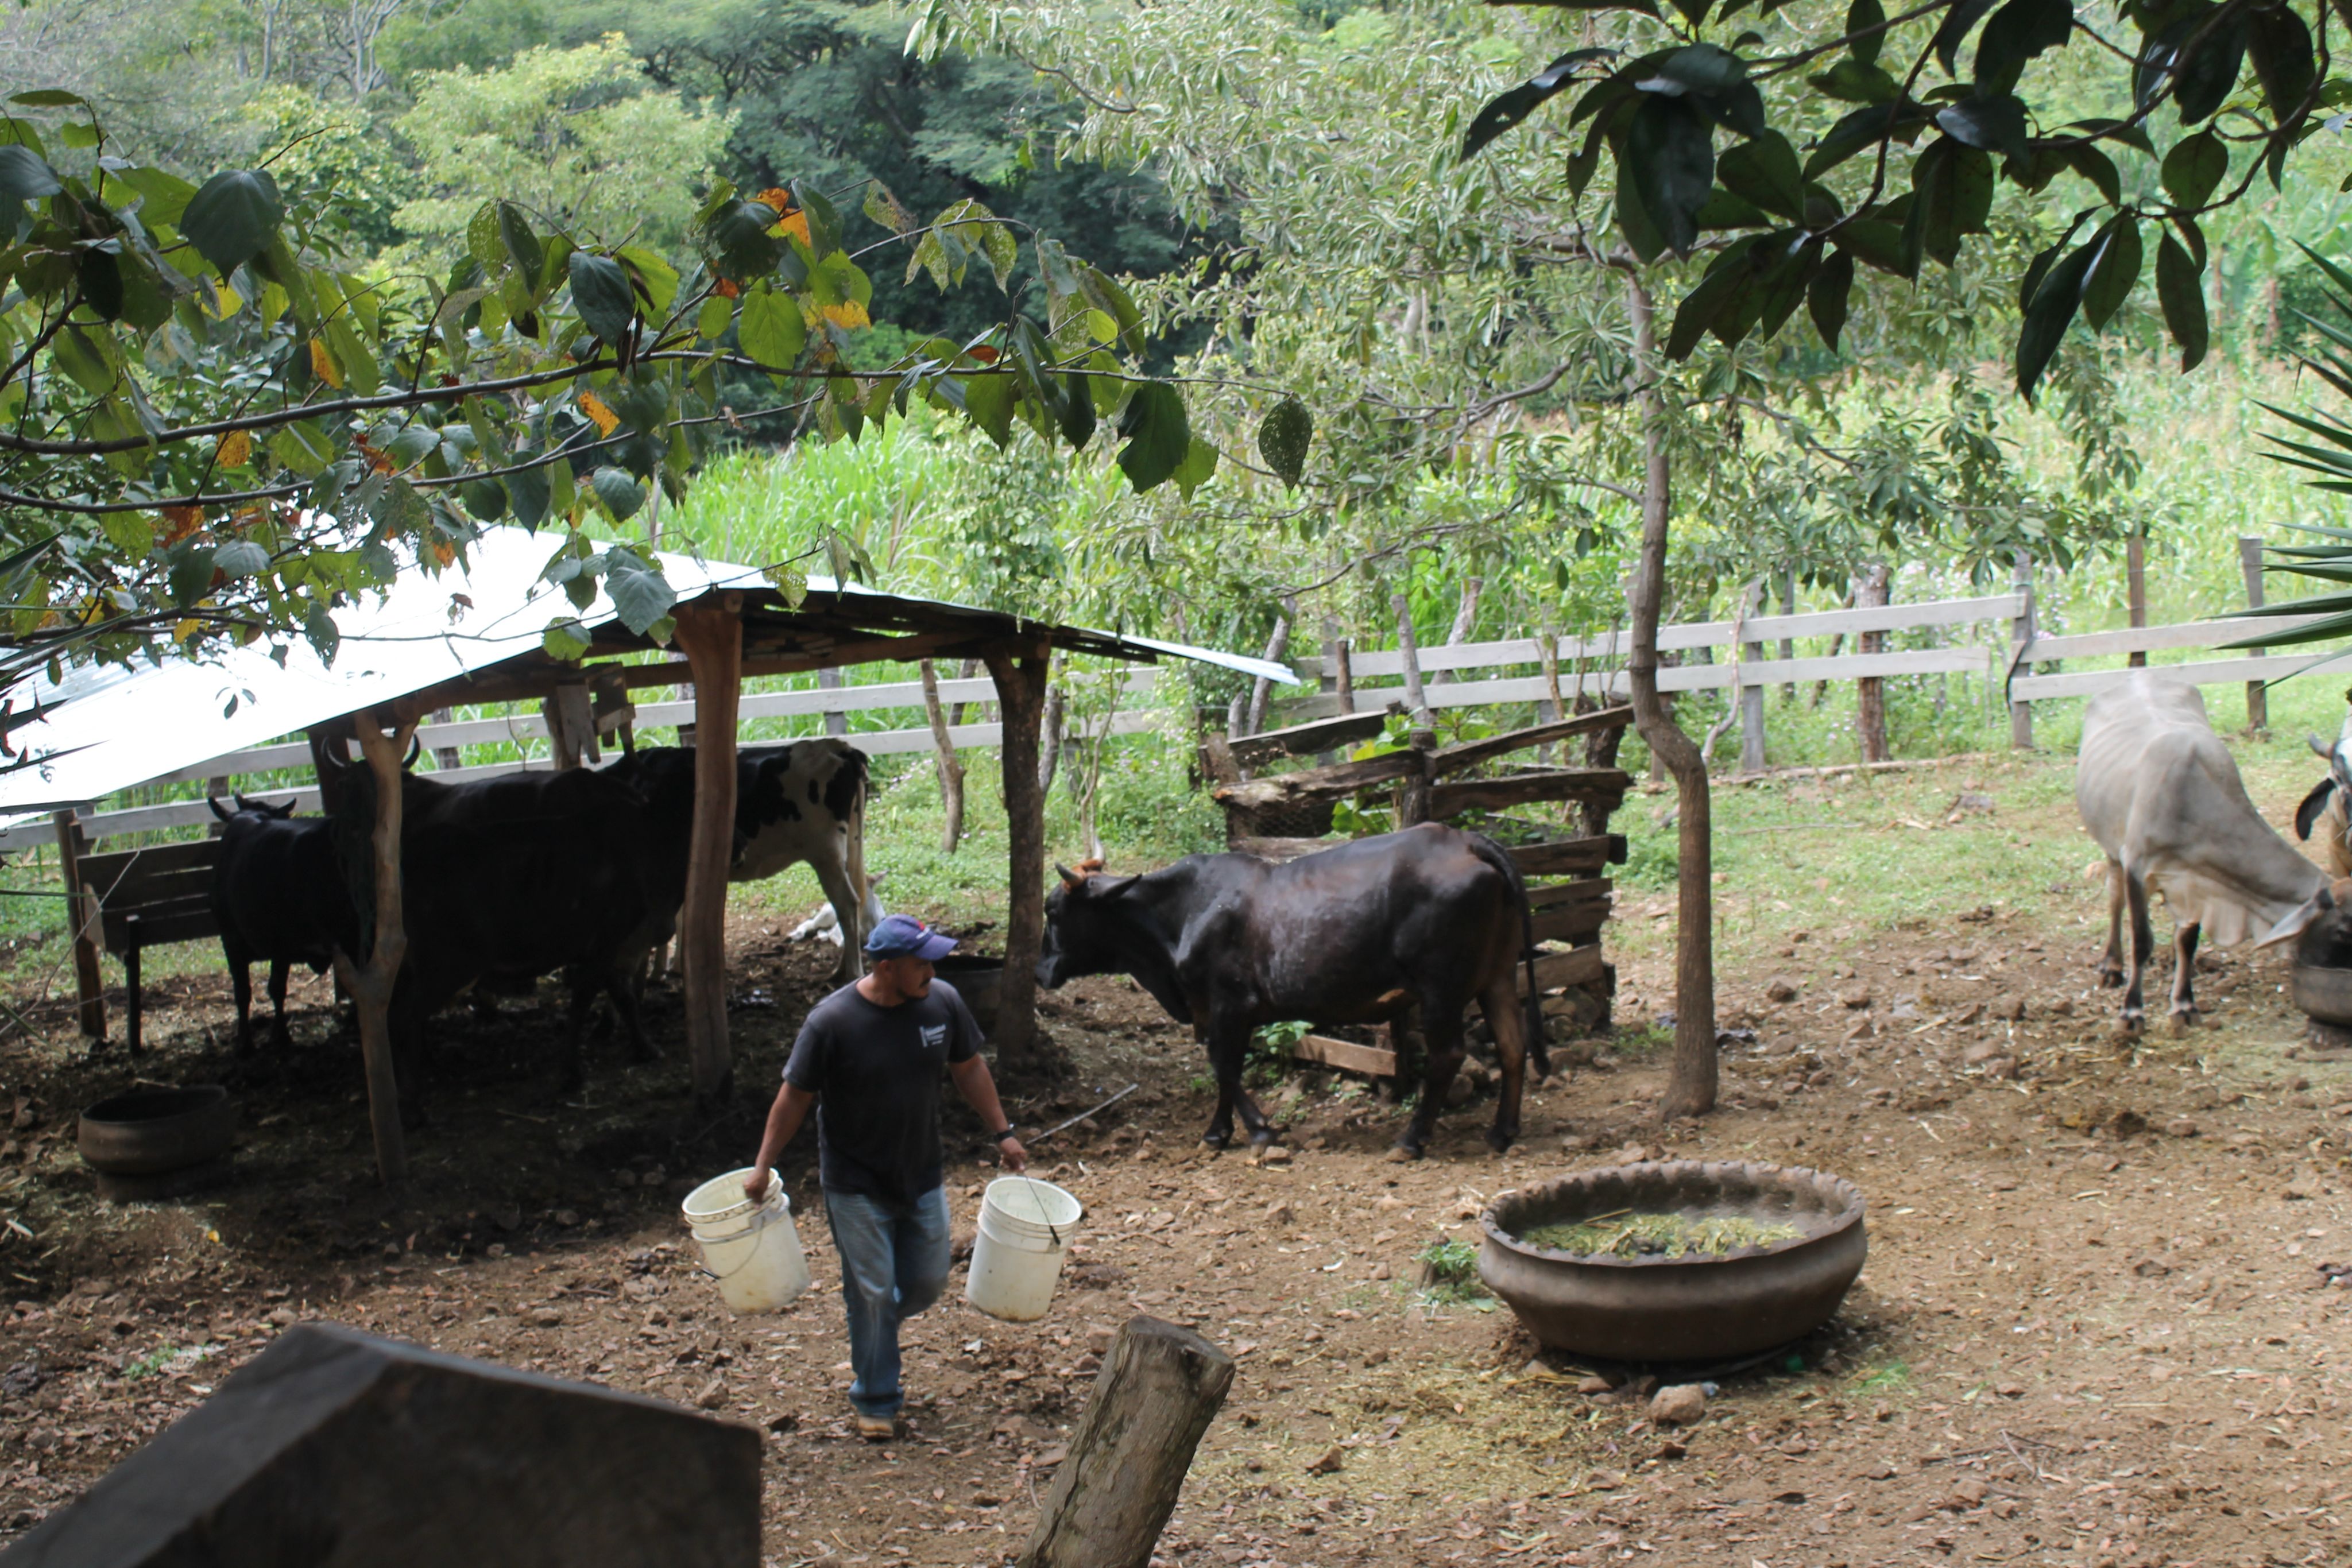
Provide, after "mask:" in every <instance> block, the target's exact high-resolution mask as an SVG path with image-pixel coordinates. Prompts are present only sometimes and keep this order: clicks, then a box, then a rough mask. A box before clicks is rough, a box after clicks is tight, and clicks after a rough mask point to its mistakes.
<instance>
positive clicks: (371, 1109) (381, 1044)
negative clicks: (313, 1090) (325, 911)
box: [335, 711, 416, 1186]
mask: <svg viewBox="0 0 2352 1568" xmlns="http://www.w3.org/2000/svg"><path fill="white" fill-rule="evenodd" d="M357 718H358V726H357V730H358V738H359V747H360V755H361V757H362V759H363V760H364V763H365V766H364V767H363V768H353V769H350V770H349V772H350V773H351V774H352V778H351V779H350V782H351V783H352V784H353V785H358V786H360V787H362V789H364V791H365V799H364V800H350V799H346V800H342V801H341V805H342V807H343V816H344V827H345V829H347V830H349V831H350V832H352V834H354V835H356V833H357V832H358V831H360V830H362V829H364V830H365V835H366V838H365V850H364V852H363V853H361V852H357V849H358V846H356V845H352V846H350V849H349V850H347V851H345V852H343V853H342V856H341V858H342V859H343V861H344V864H345V866H346V868H347V873H348V870H349V869H350V868H352V866H353V864H354V862H356V864H357V867H358V868H359V869H361V870H362V871H363V873H364V875H365V883H364V886H365V888H366V890H367V895H368V896H367V901H366V903H365V904H364V905H363V906H362V910H361V914H362V920H363V929H362V940H363V941H364V942H365V944H366V946H367V949H368V952H367V957H366V960H365V962H359V961H356V960H355V959H354V958H353V957H352V955H350V954H348V953H344V952H341V951H340V950H338V951H337V952H336V954H335V977H336V978H337V979H339V980H341V982H342V983H343V989H344V990H345V991H347V992H349V993H350V994H351V998H352V1001H353V1002H354V1003H355V1004H357V1006H358V1008H359V1015H360V1064H361V1071H362V1076H363V1077H364V1078H365V1079H366V1082H367V1098H368V1127H369V1130H370V1131H371V1132H372V1133H373V1134H374V1138H375V1168H376V1175H377V1176H378V1178H379V1179H381V1180H382V1181H383V1185H384V1186H398V1185H399V1184H400V1183H402V1182H404V1181H406V1180H407V1179H408V1145H407V1143H406V1141H405V1140H404V1138H403V1136H402V1134H401V1130H400V1082H399V1077H398V1074H397V1073H396V1072H395V1071H394V1062H393V1040H392V998H393V993H394V989H395V988H397V986H398V984H399V980H400V966H401V961H402V960H403V959H404V958H405V957H406V956H408V927H407V925H406V924H405V921H406V916H405V914H404V909H403V901H402V897H401V894H402V889H401V879H400V851H401V808H402V804H403V795H404V790H403V789H402V781H401V777H400V775H401V766H400V763H401V758H402V755H403V754H404V753H405V752H406V751H407V749H408V737H409V736H410V735H412V734H413V733H415V728H416V725H415V721H414V720H410V721H408V722H406V723H404V724H400V725H398V726H397V727H395V728H394V730H393V732H392V733H391V734H390V735H386V734H385V733H384V724H385V722H386V716H384V715H382V714H379V713H376V712H374V711H370V712H367V713H362V714H360V715H358V716H357ZM340 793H341V792H340V791H339V794H340ZM362 805H364V806H365V808H366V812H365V821H358V820H355V819H357V817H358V816H359V810H358V808H359V807H361V806H362ZM338 836H339V837H340V836H342V835H341V833H339V835H338ZM348 843H349V840H348V839H346V844H348ZM352 881H353V885H354V888H355V890H356V889H357V888H358V887H359V886H360V885H361V883H360V879H359V877H357V876H354V877H353V879H352ZM408 1092H410V1093H411V1094H414V1093H415V1092H416V1085H415V1084H414V1083H412V1084H410V1085H409V1086H408Z"/></svg>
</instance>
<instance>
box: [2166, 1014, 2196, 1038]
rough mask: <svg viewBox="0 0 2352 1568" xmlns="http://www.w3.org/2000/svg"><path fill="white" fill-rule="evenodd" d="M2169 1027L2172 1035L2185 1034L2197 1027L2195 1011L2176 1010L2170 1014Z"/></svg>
mask: <svg viewBox="0 0 2352 1568" xmlns="http://www.w3.org/2000/svg"><path fill="white" fill-rule="evenodd" d="M2171 1026H2172V1032H2173V1033H2175V1034H2187V1033H2188V1032H2189V1030H2193V1029H2195V1028H2196V1027H2197V1009H2195V1008H2181V1009H2176V1010H2175V1011H2174V1012H2173V1014H2172V1019H2171Z"/></svg>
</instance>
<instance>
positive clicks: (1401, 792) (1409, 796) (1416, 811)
mask: <svg viewBox="0 0 2352 1568" xmlns="http://www.w3.org/2000/svg"><path fill="white" fill-rule="evenodd" d="M1407 738H1408V744H1410V745H1411V746H1412V748H1413V750H1414V751H1415V752H1416V753H1418V754H1419V760H1420V764H1421V766H1420V768H1418V769H1417V770H1416V771H1414V772H1412V773H1409V774H1407V775H1405V777H1404V779H1403V781H1402V782H1401V783H1399V784H1398V785H1397V789H1396V819H1397V826H1398V827H1400V828H1411V827H1416V826H1418V825H1420V824H1421V823H1423V822H1426V821H1429V797H1430V789H1431V786H1432V784H1433V782H1434V779H1435V774H1434V770H1433V768H1431V767H1430V761H1429V759H1430V754H1431V753H1433V752H1434V751H1435V750H1436V749H1437V732H1436V731H1435V730H1433V729H1430V728H1427V727H1423V726H1422V725H1415V726H1414V727H1412V732H1411V734H1410V735H1409V737H1407Z"/></svg>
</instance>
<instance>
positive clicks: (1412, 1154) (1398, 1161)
mask: <svg viewBox="0 0 2352 1568" xmlns="http://www.w3.org/2000/svg"><path fill="white" fill-rule="evenodd" d="M1419 1158H1421V1149H1420V1148H1419V1146H1418V1145H1412V1144H1391V1145H1389V1152H1388V1162H1389V1164H1391V1165H1392V1166H1409V1165H1411V1164H1412V1162H1413V1161H1415V1160H1417V1159H1419Z"/></svg>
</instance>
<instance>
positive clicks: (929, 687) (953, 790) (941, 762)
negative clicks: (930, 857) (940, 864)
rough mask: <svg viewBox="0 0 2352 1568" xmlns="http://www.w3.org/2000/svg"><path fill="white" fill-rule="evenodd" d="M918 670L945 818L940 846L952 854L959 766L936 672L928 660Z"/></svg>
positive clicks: (958, 814) (957, 835) (957, 833)
mask: <svg viewBox="0 0 2352 1568" xmlns="http://www.w3.org/2000/svg"><path fill="white" fill-rule="evenodd" d="M922 671H923V714H924V716H926V717H927V718H929V720H930V721H931V762H932V765H933V766H934V767H936V768H938V769H939V775H940V810H941V811H942V813H943V814H944V815H945V816H946V818H947V826H946V828H945V829H944V830H943V831H941V832H940V848H941V849H943V850H945V851H947V852H948V853H950V854H953V853H955V852H956V846H957V845H958V844H960V843H961V842H962V841H963V764H962V763H961V762H959V761H957V760H956V754H955V739H954V737H951V736H950V735H949V734H948V716H947V710H946V709H944V708H942V707H941V706H940V673H939V671H938V669H937V668H935V667H934V666H933V665H932V664H931V662H930V661H929V659H925V660H924V661H923V663H922Z"/></svg>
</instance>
